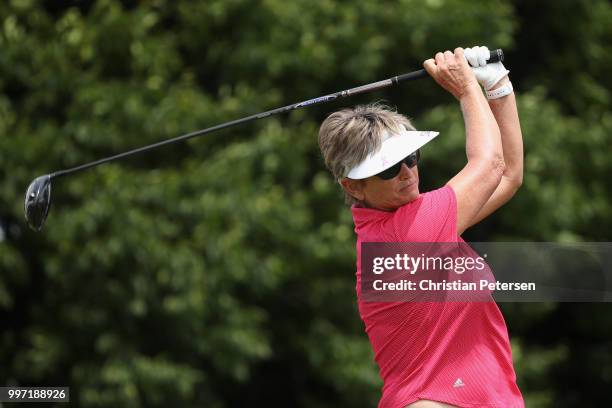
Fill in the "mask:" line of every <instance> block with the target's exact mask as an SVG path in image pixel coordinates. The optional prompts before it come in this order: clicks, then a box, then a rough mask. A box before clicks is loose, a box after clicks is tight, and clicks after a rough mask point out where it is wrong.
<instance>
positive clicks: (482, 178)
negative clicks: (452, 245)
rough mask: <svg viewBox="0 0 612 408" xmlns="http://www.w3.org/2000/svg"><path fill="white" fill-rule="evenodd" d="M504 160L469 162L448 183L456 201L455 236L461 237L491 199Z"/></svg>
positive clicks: (498, 181) (500, 158) (499, 177)
mask: <svg viewBox="0 0 612 408" xmlns="http://www.w3.org/2000/svg"><path fill="white" fill-rule="evenodd" d="M503 172H504V159H503V157H501V156H492V157H490V158H486V159H485V158H481V159H477V160H471V161H469V162H468V163H467V164H466V166H465V167H464V168H463V169H462V170H461V171H460V172H459V173H457V175H456V176H455V177H453V178H452V179H450V180H449V181H448V183H447V184H448V185H450V186H451V187H452V188H453V190H454V191H455V197H456V200H457V234H458V235H461V234H462V233H463V231H465V230H466V229H467V228H468V227H469V226H470V225H472V220H473V219H474V217H475V216H476V215H477V214H478V212H479V211H480V209H481V208H482V206H483V205H484V204H485V203H486V202H487V200H488V199H489V198H490V197H491V195H492V194H493V192H494V191H495V189H496V188H497V186H498V185H499V183H500V181H501V177H502V174H503Z"/></svg>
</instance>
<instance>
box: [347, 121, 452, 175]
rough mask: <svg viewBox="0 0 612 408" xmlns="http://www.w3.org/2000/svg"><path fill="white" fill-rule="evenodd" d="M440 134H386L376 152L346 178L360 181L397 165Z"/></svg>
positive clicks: (412, 131) (415, 131)
mask: <svg viewBox="0 0 612 408" xmlns="http://www.w3.org/2000/svg"><path fill="white" fill-rule="evenodd" d="M439 134H440V132H434V131H419V130H403V131H402V132H401V133H393V134H390V133H386V134H385V135H383V142H382V145H381V147H380V149H379V150H378V151H377V152H374V153H372V154H370V155H369V156H368V157H367V158H366V159H365V160H364V161H362V162H361V163H359V164H358V165H357V166H356V167H353V168H352V169H351V170H350V171H349V172H348V174H347V175H346V177H348V178H351V179H354V180H360V179H364V178H368V177H370V176H373V175H375V174H378V173H380V172H381V171H383V170H387V169H388V168H389V167H391V166H393V165H394V164H396V163H398V162H399V161H400V160H402V159H403V158H404V157H406V156H408V155H410V154H411V153H413V152H416V151H417V150H418V149H419V148H421V147H422V146H424V145H425V144H426V143H428V142H429V141H430V140H432V139H433V138H434V137H436V136H438V135H439Z"/></svg>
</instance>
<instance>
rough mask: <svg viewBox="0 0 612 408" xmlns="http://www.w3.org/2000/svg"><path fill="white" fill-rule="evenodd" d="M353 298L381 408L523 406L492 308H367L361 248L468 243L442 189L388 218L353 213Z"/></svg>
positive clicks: (450, 195)
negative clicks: (374, 367) (425, 403)
mask: <svg viewBox="0 0 612 408" xmlns="http://www.w3.org/2000/svg"><path fill="white" fill-rule="evenodd" d="M352 213H353V220H354V221H355V232H356V234H357V274H356V275H357V288H356V289H357V300H358V305H359V314H360V316H361V318H362V320H363V322H364V324H365V331H366V333H367V334H368V337H369V339H370V343H371V344H372V348H373V349H374V354H375V360H376V363H377V364H378V367H379V372H380V376H381V377H382V379H383V382H384V385H383V389H382V397H381V399H380V402H379V404H378V407H379V408H403V407H405V406H406V405H408V404H411V403H413V402H415V401H417V400H422V399H426V400H433V401H440V402H444V403H447V404H451V405H456V406H459V407H504V408H514V407H524V406H525V404H524V402H523V398H522V396H521V392H520V390H519V389H518V387H517V385H516V375H515V372H514V368H513V365H512V352H511V349H510V340H509V338H508V331H507V329H506V323H505V321H504V318H503V316H502V314H501V311H500V310H499V308H498V306H497V304H496V303H495V302H494V301H490V302H461V303H459V302H427V303H425V302H421V303H419V302H394V303H383V302H365V301H362V298H361V243H362V242H465V241H463V239H462V238H461V237H459V236H458V235H457V202H456V198H455V193H454V191H453V189H452V188H451V187H450V186H448V185H446V186H444V187H442V188H439V189H437V190H434V191H430V192H427V193H424V194H421V195H420V196H419V198H417V199H416V200H414V201H412V202H410V203H408V204H406V205H404V206H402V207H400V208H398V209H397V210H395V211H394V212H386V211H380V210H375V209H369V208H361V207H353V208H352Z"/></svg>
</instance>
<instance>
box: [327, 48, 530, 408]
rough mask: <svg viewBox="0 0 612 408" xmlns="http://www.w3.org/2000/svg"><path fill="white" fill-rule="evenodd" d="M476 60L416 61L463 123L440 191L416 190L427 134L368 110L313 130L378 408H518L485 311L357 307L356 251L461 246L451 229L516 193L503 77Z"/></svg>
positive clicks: (408, 305) (518, 149)
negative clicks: (336, 189)
mask: <svg viewBox="0 0 612 408" xmlns="http://www.w3.org/2000/svg"><path fill="white" fill-rule="evenodd" d="M488 56H489V52H488V50H487V49H486V48H485V47H474V48H471V49H470V48H467V49H465V51H464V50H463V49H461V48H457V49H456V50H455V51H454V53H452V52H450V51H445V52H444V53H437V54H436V55H435V58H434V59H429V60H427V61H425V63H424V67H425V69H426V70H427V72H428V73H429V74H430V75H431V76H432V77H433V78H434V79H435V80H436V82H437V83H438V84H440V86H442V87H443V88H444V89H446V90H447V91H448V92H450V93H451V94H452V95H453V96H454V97H455V98H456V99H457V100H458V101H459V105H460V107H461V111H462V113H463V120H464V122H465V129H466V143H465V144H466V152H467V164H466V165H465V167H464V168H463V169H462V170H461V171H460V172H459V173H458V174H456V175H455V176H454V177H453V178H451V179H450V180H449V181H448V182H447V183H446V185H445V186H444V187H442V188H439V189H437V190H433V191H429V192H426V193H423V194H421V193H420V192H419V172H418V167H417V163H418V160H419V149H420V148H422V147H423V146H424V145H425V144H426V143H427V142H429V141H430V140H432V139H433V138H434V137H436V136H437V132H417V131H415V129H414V127H413V126H412V124H411V123H410V121H409V120H408V119H407V118H406V117H404V116H402V115H400V114H398V113H396V112H393V111H390V110H388V109H385V108H382V107H380V106H376V105H374V106H361V107H357V108H355V109H345V110H342V111H339V112H335V113H333V114H331V115H330V116H329V117H328V118H327V119H326V120H325V121H324V122H323V124H322V125H321V129H320V132H319V144H320V147H321V152H322V154H323V157H324V159H325V164H326V165H327V167H328V168H329V170H330V171H331V172H332V174H333V176H334V177H335V178H336V179H337V180H338V181H339V183H340V184H341V185H342V188H343V189H344V191H345V195H346V199H347V201H348V203H350V204H352V208H351V210H352V214H353V219H354V222H355V232H356V233H357V298H358V304H359V313H360V315H361V318H362V319H363V322H364V324H365V330H366V332H367V334H368V337H369V339H370V342H371V343H372V347H373V349H374V353H375V359H376V362H377V364H378V367H379V370H380V375H381V377H382V379H383V381H384V386H383V389H382V397H381V399H380V402H379V405H378V406H379V408H404V407H411V408H416V407H418V408H423V407H449V406H452V407H523V406H524V402H523V399H522V396H521V392H520V391H519V389H518V387H517V385H516V375H515V373H514V368H513V365H512V354H511V349H510V341H509V338H508V331H507V329H506V325H505V322H504V318H503V316H502V314H501V312H500V310H499V308H498V307H497V304H496V303H495V302H492V301H491V302H463V303H458V302H455V303H453V302H446V303H445V302H429V303H424V302H421V303H419V302H395V303H383V302H365V301H363V300H362V296H361V288H360V281H361V265H360V263H361V261H360V260H361V243H362V242H463V240H462V239H461V237H460V235H461V234H462V233H463V231H465V230H466V229H467V228H469V227H470V226H472V225H474V224H476V223H478V222H479V221H481V220H482V219H484V218H485V217H487V216H488V215H489V214H491V213H492V212H493V211H495V210H496V209H497V208H499V207H500V206H501V205H503V204H504V203H506V202H507V201H508V200H509V199H510V198H511V197H512V196H513V195H514V193H515V192H516V191H517V189H518V188H519V186H520V185H521V182H522V173H523V146H522V136H521V129H520V124H519V118H518V114H517V110H516V102H515V99H514V95H513V92H512V85H511V83H510V81H509V79H508V75H507V74H508V72H509V71H507V70H506V69H505V68H504V67H503V65H502V64H501V63H495V64H486V59H488ZM468 62H469V64H470V65H471V67H470V65H468ZM479 84H480V85H482V86H483V87H484V90H485V94H486V98H485V95H483V92H482V90H481V89H480V86H479Z"/></svg>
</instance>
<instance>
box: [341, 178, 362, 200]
mask: <svg viewBox="0 0 612 408" xmlns="http://www.w3.org/2000/svg"><path fill="white" fill-rule="evenodd" d="M340 185H341V186H342V188H343V189H344V191H346V192H347V193H349V194H350V195H351V196H353V197H355V198H356V199H357V200H359V201H363V200H364V199H365V193H364V192H363V189H364V187H365V183H364V182H363V180H353V179H350V178H348V177H344V178H343V179H341V180H340Z"/></svg>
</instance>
